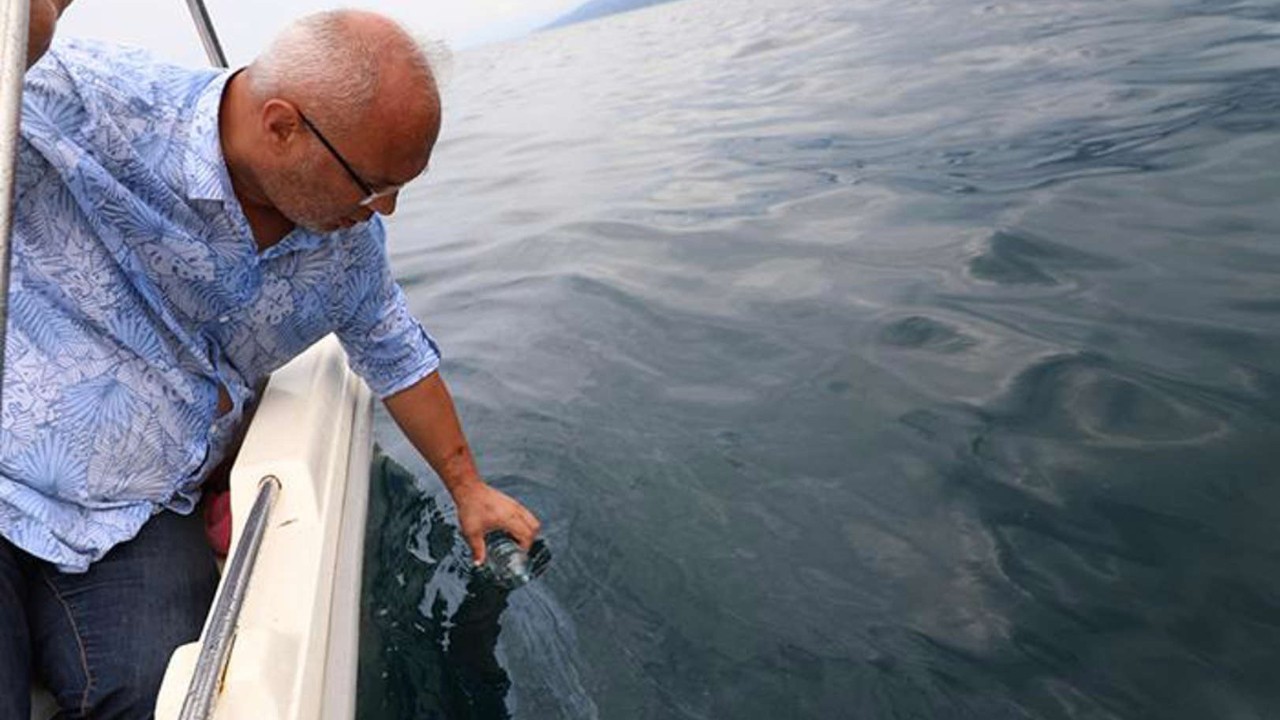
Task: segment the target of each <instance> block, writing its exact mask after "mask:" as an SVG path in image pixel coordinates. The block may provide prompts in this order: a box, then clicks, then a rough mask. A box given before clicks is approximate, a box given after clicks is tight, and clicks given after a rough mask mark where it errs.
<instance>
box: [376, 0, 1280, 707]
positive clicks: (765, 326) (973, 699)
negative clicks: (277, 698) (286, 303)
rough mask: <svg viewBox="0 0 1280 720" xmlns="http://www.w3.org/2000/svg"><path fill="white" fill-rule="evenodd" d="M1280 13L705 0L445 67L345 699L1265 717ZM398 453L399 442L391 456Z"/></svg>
mask: <svg viewBox="0 0 1280 720" xmlns="http://www.w3.org/2000/svg"><path fill="white" fill-rule="evenodd" d="M1278 8H1280V6H1277V5H1276V3H1274V2H1270V1H1267V2H1263V1H1257V0H1241V1H1228V0H1222V1H1209V0H1159V1H1155V0H1126V1H1125V2H1116V1H1115V0H1105V1H1103V0H1035V1H1034V2H1030V1H1008V2H1002V1H998V0H893V1H892V2H890V1H889V0H843V1H839V2H837V1H834V0H785V1H784V0H751V1H747V0H685V1H683V2H675V3H671V4H667V5H661V6H657V7H652V8H648V9H645V10H642V11H639V12H635V13H630V14H625V15H617V16H613V17H609V18H605V19H603V20H601V21H598V22H592V23H585V24H581V25H575V26H571V27H567V28H563V29H559V30H556V31H551V32H545V33H538V34H535V35H532V36H529V37H527V38H523V39H520V40H517V41H513V42H509V43H504V44H499V45H492V46H487V47H482V48H478V49H475V50H467V51H464V52H461V53H459V54H458V56H457V58H456V61H455V66H454V68H453V70H452V73H451V78H450V80H449V82H448V83H447V85H446V87H445V124H444V129H443V134H442V137H441V141H440V145H439V147H438V148H437V151H436V153H435V156H434V158H433V162H432V168H431V172H430V173H429V175H428V176H427V177H426V178H425V179H423V180H421V181H419V182H418V183H416V184H414V185H412V186H411V187H410V188H408V189H407V190H406V191H405V193H404V194H403V197H402V198H401V203H400V208H399V210H398V212H397V213H396V215H395V217H394V218H393V219H392V221H391V225H390V233H391V240H390V243H391V244H390V247H391V254H392V256H393V260H392V261H393V264H394V268H395V272H396V273H397V275H398V277H399V278H400V280H401V282H402V284H403V285H404V287H405V290H406V292H407V294H408V298H409V302H410V303H411V305H412V307H413V310H414V312H415V313H416V314H417V315H418V316H419V317H421V318H422V319H423V321H424V322H425V323H426V325H427V326H428V327H429V328H430V329H431V330H432V332H433V333H434V334H435V335H436V337H437V338H438V340H439V341H440V344H441V347H442V349H443V352H444V366H443V372H444V374H445V377H446V378H447V380H448V382H449V383H450V386H451V388H452V389H453V391H454V393H455V395H456V397H457V400H458V406H459V409H460V412H461V415H462V418H463V421H464V423H465V424H466V426H467V428H468V430H469V435H470V439H471V442H472V445H473V448H474V450H475V453H476V455H477V457H478V458H479V462H480V467H481V470H482V471H483V472H484V473H485V475H486V476H487V477H488V478H489V479H490V480H491V481H492V482H493V483H494V484H495V485H496V486H498V487H500V488H502V489H504V490H506V491H507V492H510V493H511V494H513V495H515V496H517V497H519V498H521V499H522V500H523V501H525V502H526V503H527V504H528V505H529V507H530V508H531V509H533V510H534V511H535V512H537V513H538V514H539V515H540V517H541V518H542V520H543V524H544V534H545V535H546V536H547V537H548V539H549V541H550V544H551V546H552V547H553V548H554V550H555V553H556V560H555V562H554V563H553V564H552V565H551V566H550V569H549V570H548V572H547V574H546V575H544V576H543V577H542V578H540V579H539V580H538V581H536V582H534V583H532V584H530V585H529V586H527V587H525V588H522V589H520V590H518V591H516V592H514V593H511V594H510V595H503V594H501V593H493V592H487V591H484V590H481V591H479V592H476V591H469V590H468V581H467V574H466V569H467V566H468V562H469V559H468V557H467V555H466V553H465V552H464V550H463V543H461V541H460V540H459V538H458V537H457V535H456V532H455V530H454V529H453V526H452V525H451V519H452V509H451V507H450V505H449V503H448V501H447V495H445V494H444V493H443V491H442V489H441V488H440V486H439V484H438V481H436V480H435V479H434V477H433V476H432V475H431V474H430V473H429V471H428V470H426V468H425V466H423V465H422V463H421V461H419V460H416V459H415V457H414V453H413V451H412V449H411V448H409V446H408V445H407V444H406V443H405V442H404V441H403V440H402V439H401V438H400V437H399V436H398V434H397V432H396V431H395V429H394V427H393V425H392V424H391V422H390V421H389V420H388V419H387V418H386V417H385V416H382V417H381V418H380V420H379V426H378V436H379V440H380V442H381V443H382V444H383V446H384V447H385V449H386V452H387V453H388V454H389V455H390V456H391V458H393V459H394V460H395V461H398V462H399V463H401V464H403V465H405V466H406V467H407V468H408V470H407V471H391V470H389V469H388V468H390V467H391V466H390V465H380V468H381V469H382V471H383V472H382V475H383V481H382V482H381V483H380V484H379V486H380V488H381V489H380V492H382V493H385V496H384V497H382V498H381V500H379V502H381V503H382V506H381V510H379V512H381V513H382V515H381V516H380V517H381V518H382V521H380V522H377V523H374V524H373V525H372V526H371V535H370V543H369V553H368V565H369V566H368V568H367V569H368V578H367V580H368V582H367V583H366V589H365V593H366V598H365V599H366V637H365V647H364V651H363V656H362V659H361V661H362V669H363V675H362V680H363V682H362V692H361V700H360V705H361V713H360V717H361V718H362V720H375V719H384V718H386V719H389V718H396V719H399V718H404V719H406V720H407V719H408V718H414V719H415V720H417V719H420V718H431V717H450V718H465V717H477V718H480V717H505V716H508V715H510V716H513V717H519V718H530V719H537V720H543V719H547V718H604V719H606V720H628V719H631V718H689V719H695V718H700V719H701V718H705V719H714V720H720V719H725V720H773V719H775V718H814V719H818V718H821V719H824V720H825V719H828V718H866V719H868V720H874V719H882V718H883V719H888V718H939V719H944V720H945V719H950V718H978V719H982V720H1001V719H1003V718H1037V719H1050V718H1090V719H1093V718H1098V719H1102V718H1117V719H1121V718H1123V719H1130V718H1159V719H1160V720H1175V719H1178V718H1185V719H1187V720H1219V719H1222V720H1226V719H1228V718H1241V719H1243V718H1275V717H1280V532H1277V528H1280V200H1278V196H1280V170H1278V169H1280V130H1278V123H1280V71H1278V70H1277V67H1278V66H1280V9H1278ZM380 462H389V461H380Z"/></svg>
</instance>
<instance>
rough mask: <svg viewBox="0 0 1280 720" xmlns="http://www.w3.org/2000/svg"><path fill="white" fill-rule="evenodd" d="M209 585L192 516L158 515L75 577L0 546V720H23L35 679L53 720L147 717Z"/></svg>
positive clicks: (213, 572) (195, 628)
mask: <svg viewBox="0 0 1280 720" xmlns="http://www.w3.org/2000/svg"><path fill="white" fill-rule="evenodd" d="M217 584H218V570H217V566H216V565H215V564H214V559H213V554H212V552H211V551H210V550H209V544H208V542H207V540H206V539H205V535H204V527H203V524H202V521H201V518H200V514H199V513H193V514H191V515H188V516H183V515H177V514H175V513H172V512H163V513H160V514H159V515H156V516H155V517H153V518H151V520H149V521H148V522H147V524H146V525H144V526H143V527H142V530H141V532H139V533H138V536H137V537H136V538H134V539H133V540H130V541H129V542H127V543H123V544H121V545H118V546H116V547H115V548H113V549H112V550H111V551H110V552H109V553H107V555H106V557H104V558H102V559H101V560H99V561H98V562H96V563H94V564H93V565H92V566H90V568H89V571H88V572H86V573H82V574H64V573H60V572H58V570H57V569H56V568H55V567H53V566H52V565H50V564H49V563H47V562H44V561H43V560H38V559H36V558H34V557H32V556H30V555H28V554H27V553H25V552H23V551H22V550H19V549H18V548H16V547H15V546H13V545H12V544H10V543H9V542H8V541H7V540H4V539H3V538H0V718H5V719H6V720H7V719H8V718H15V719H16V720H27V718H28V717H29V716H30V714H31V710H30V707H29V705H30V701H31V700H30V695H31V681H32V679H33V677H34V678H35V679H38V680H40V682H42V683H43V684H44V685H45V686H46V687H48V688H49V690H50V691H52V693H53V695H54V697H55V698H57V701H58V705H59V707H60V708H61V713H60V714H59V717H60V718H94V719H95V720H97V719H103V720H105V719H107V718H130V719H132V718H150V717H151V716H152V714H153V713H154V712H155V702H156V693H157V692H159V690H160V681H161V680H162V679H163V678H164V671H165V667H166V666H167V664H168V662H169V655H170V654H171V653H172V652H173V650H174V648H176V647H178V646H179V645H182V644H183V643H187V642H191V641H193V640H195V639H196V638H198V637H199V635H200V630H201V628H202V627H203V626H204V619H205V615H206V614H207V613H208V610H209V605H210V603H212V601H213V593H214V590H215V589H216V588H217Z"/></svg>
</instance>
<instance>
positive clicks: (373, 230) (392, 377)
mask: <svg viewBox="0 0 1280 720" xmlns="http://www.w3.org/2000/svg"><path fill="white" fill-rule="evenodd" d="M368 228H369V232H367V233H359V234H358V237H357V238H356V239H355V242H354V244H353V247H352V248H351V252H352V256H351V262H350V263H349V264H348V266H347V273H348V275H347V277H346V278H344V279H343V283H342V284H343V287H344V290H346V291H348V294H347V303H348V304H347V307H346V308H344V309H345V310H346V313H345V315H346V317H345V319H344V321H342V322H340V323H339V325H338V330H337V335H338V340H339V341H340V342H341V343H342V347H343V349H345V350H346V351H347V357H348V359H349V362H350V364H351V369H352V370H353V371H355V373H356V374H357V375H359V376H360V377H362V378H364V381H365V382H367V383H368V384H369V388H370V389H371V390H373V392H374V394H376V395H377V396H378V397H380V398H385V397H388V396H390V395H394V394H396V393H398V392H400V391H401V390H404V389H405V388H407V387H409V386H411V385H413V384H414V383H416V382H418V381H419V380H421V379H423V378H425V377H427V376H428V375H430V374H431V373H433V372H435V371H436V369H437V368H438V367H439V366H440V349H439V347H438V346H437V345H436V341H435V339H434V338H432V337H431V335H430V334H429V333H428V332H427V331H426V329H425V328H423V327H422V324H421V323H420V322H418V320H417V318H415V317H414V316H413V313H411V312H409V307H408V304H407V303H406V301H405V297H404V292H403V291H402V290H401V289H400V286H399V284H397V283H396V282H395V280H394V279H393V278H392V277H391V268H390V266H389V264H388V262H387V247H386V239H387V236H386V231H385V229H384V228H383V226H382V222H381V220H380V219H378V218H376V217H375V218H373V220H371V221H370V222H369V224H368Z"/></svg>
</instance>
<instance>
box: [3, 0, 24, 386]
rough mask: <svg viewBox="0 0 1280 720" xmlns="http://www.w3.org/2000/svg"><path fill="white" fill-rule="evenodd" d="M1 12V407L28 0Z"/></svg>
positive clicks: (12, 0)
mask: <svg viewBox="0 0 1280 720" xmlns="http://www.w3.org/2000/svg"><path fill="white" fill-rule="evenodd" d="M3 4H4V9H3V10H2V11H0V23H3V25H2V26H0V42H2V43H3V47H0V108H2V109H3V112H2V113H0V115H3V119H0V203H3V204H2V205H0V403H3V401H4V397H3V396H4V349H5V328H6V327H8V324H9V322H8V321H9V233H10V232H12V231H13V184H14V172H15V170H16V169H17V167H18V119H19V117H21V114H22V110H21V108H22V79H23V77H25V75H26V72H27V28H28V26H29V23H30V22H31V19H30V16H29V10H30V7H31V4H30V3H29V2H27V0H5V2H4V3H3Z"/></svg>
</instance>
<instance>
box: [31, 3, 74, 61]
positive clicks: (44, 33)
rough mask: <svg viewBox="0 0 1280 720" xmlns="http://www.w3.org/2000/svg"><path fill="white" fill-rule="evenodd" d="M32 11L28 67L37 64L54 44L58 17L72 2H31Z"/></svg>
mask: <svg viewBox="0 0 1280 720" xmlns="http://www.w3.org/2000/svg"><path fill="white" fill-rule="evenodd" d="M30 1H31V10H30V13H31V14H30V15H29V16H28V21H27V67H28V68H30V67H31V66H32V65H35V64H36V61H37V60H39V59H40V58H41V57H42V56H43V55H44V54H45V52H46V51H48V49H49V44H50V43H52V42H53V31H54V29H55V28H57V26H58V16H60V15H62V11H63V10H66V9H67V6H68V5H70V4H71V0H30Z"/></svg>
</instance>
